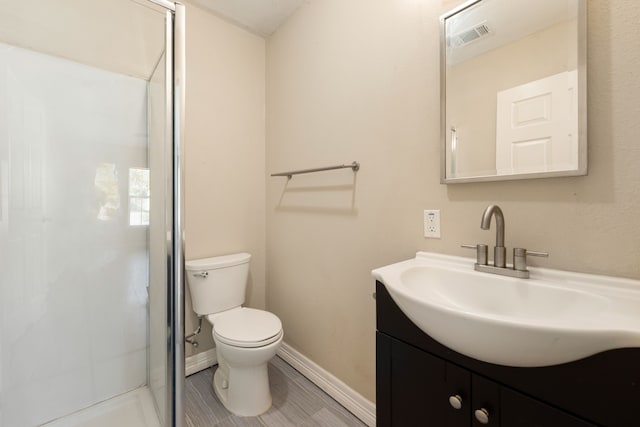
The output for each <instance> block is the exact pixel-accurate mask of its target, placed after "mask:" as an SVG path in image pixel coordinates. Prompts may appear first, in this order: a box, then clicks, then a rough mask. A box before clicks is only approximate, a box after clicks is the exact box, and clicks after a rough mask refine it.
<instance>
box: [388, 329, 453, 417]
mask: <svg viewBox="0 0 640 427" xmlns="http://www.w3.org/2000/svg"><path fill="white" fill-rule="evenodd" d="M390 406H391V425H392V426H396V427H400V426H401V427H442V426H444V425H445V410H446V409H447V394H446V390H445V362H444V360H442V359H440V358H437V357H433V356H431V355H430V354H428V353H425V352H424V351H422V350H418V349H417V348H415V347H412V346H409V345H406V344H404V343H402V342H399V341H396V340H392V342H391V405H390Z"/></svg>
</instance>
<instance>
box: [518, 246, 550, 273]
mask: <svg viewBox="0 0 640 427" xmlns="http://www.w3.org/2000/svg"><path fill="white" fill-rule="evenodd" d="M527 255H531V256H539V257H548V256H549V253H548V252H538V251H530V250H528V249H524V248H513V269H514V270H520V271H525V270H526V269H527Z"/></svg>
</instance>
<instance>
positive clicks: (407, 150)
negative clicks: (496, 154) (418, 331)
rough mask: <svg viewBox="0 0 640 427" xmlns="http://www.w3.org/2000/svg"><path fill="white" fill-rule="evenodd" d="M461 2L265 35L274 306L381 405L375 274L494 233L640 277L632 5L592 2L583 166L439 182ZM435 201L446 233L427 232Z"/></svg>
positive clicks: (405, 4) (328, 364)
mask: <svg viewBox="0 0 640 427" xmlns="http://www.w3.org/2000/svg"><path fill="white" fill-rule="evenodd" d="M460 3H461V1H451V0H449V1H427V0H423V1H416V0H396V1H379V0H378V1H370V0H351V1H349V2H345V1H341V0H323V1H315V2H307V3H305V4H304V6H303V7H302V8H301V9H300V10H299V11H298V13H297V14H296V15H294V16H293V17H292V18H291V19H290V20H289V21H288V22H287V23H286V25H285V26H284V27H283V28H281V29H280V30H279V31H278V32H277V33H276V34H275V35H274V36H272V37H271V38H270V39H269V41H268V43H267V156H266V165H267V172H276V171H280V170H287V169H289V168H294V169H295V168H304V167H313V166H322V165H325V164H326V165H330V164H335V163H342V162H350V161H352V160H358V161H360V162H361V163H362V168H361V170H360V172H358V173H357V179H356V180H354V179H353V176H352V175H351V172H350V171H349V170H344V171H336V172H326V173H323V174H320V173H319V174H314V175H309V176H306V177H295V178H294V179H293V180H292V181H291V183H290V184H289V187H287V186H286V185H287V184H286V179H285V178H267V200H266V215H267V254H268V258H267V266H268V268H267V294H266V300H267V308H268V309H269V310H271V311H273V312H275V313H276V314H277V315H278V316H280V318H281V319H282V320H283V322H284V327H285V340H286V341H287V342H288V343H290V344H291V345H293V346H294V347H295V348H297V349H298V350H300V351H301V352H302V353H304V354H305V355H307V356H308V357H310V358H311V359H313V360H314V361H315V362H316V363H318V364H320V365H321V366H322V367H324V368H325V369H327V370H329V371H330V372H332V373H333V374H335V375H336V376H338V377H339V378H340V379H342V380H343V381H344V382H346V383H347V384H348V385H349V386H351V387H353V388H354V389H356V390H357V391H359V392H360V393H362V394H363V395H364V396H366V397H367V398H369V399H372V400H374V399H375V372H374V363H375V347H374V343H375V305H374V301H373V300H372V298H371V293H372V292H373V290H374V281H373V279H372V278H371V276H370V270H371V269H372V268H375V267H379V266H382V265H385V264H389V263H392V262H395V261H399V260H402V259H406V258H410V257H412V256H413V255H414V252H415V251H416V250H427V251H434V252H440V253H447V254H455V255H465V256H470V255H471V254H470V253H468V252H465V251H464V250H463V249H460V248H459V245H460V244H461V243H475V242H485V243H489V244H493V243H494V239H495V232H494V230H493V229H492V230H491V231H482V230H481V229H480V227H479V222H480V216H481V213H482V211H483V209H484V208H485V207H486V206H487V205H488V204H489V203H498V204H499V205H500V206H501V207H502V208H503V210H504V213H505V217H506V243H507V245H508V246H509V247H513V246H522V247H526V248H531V249H537V250H546V251H549V252H550V257H549V258H548V259H542V260H537V259H533V260H532V261H531V263H532V264H534V265H540V266H547V267H552V268H558V269H565V270H573V271H582V272H590V273H601V274H611V275H619V276H625V277H632V278H638V279H640V215H639V214H638V212H640V168H639V167H638V163H639V162H640V148H639V145H638V142H637V135H638V134H640V121H639V120H638V119H637V117H638V115H639V113H640V112H639V111H638V110H639V107H638V105H639V104H638V99H640V79H639V78H638V75H637V72H636V70H637V69H638V67H639V66H640V39H638V37H637V22H639V20H640V13H639V12H640V3H638V2H637V0H611V1H607V2H602V1H599V0H591V1H589V40H588V42H589V65H588V72H589V128H588V131H589V162H590V163H589V175H588V176H586V177H576V178H556V179H545V180H530V181H513V182H499V183H479V184H459V185H450V186H445V185H441V184H440V183H439V168H440V165H439V114H440V111H439V68H438V67H439V55H438V25H437V23H438V17H439V15H441V14H442V13H444V12H445V11H446V10H447V9H450V8H452V7H454V6H456V5H457V4H460ZM423 209H440V210H441V215H442V238H441V239H440V240H426V239H424V238H423V237H422V210H423Z"/></svg>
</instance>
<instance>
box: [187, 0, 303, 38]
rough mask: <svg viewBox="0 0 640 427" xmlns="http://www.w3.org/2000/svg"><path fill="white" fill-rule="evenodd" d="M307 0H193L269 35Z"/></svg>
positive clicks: (229, 18)
mask: <svg viewBox="0 0 640 427" xmlns="http://www.w3.org/2000/svg"><path fill="white" fill-rule="evenodd" d="M305 1H308V0H192V3H194V4H196V5H198V6H200V7H203V8H205V9H208V10H210V11H212V12H214V13H215V14H216V15H218V16H221V17H223V18H225V19H227V20H229V21H231V22H233V23H235V24H237V25H239V26H241V27H244V28H246V29H248V30H249V31H251V32H253V33H255V34H258V35H260V36H263V37H267V36H269V35H271V34H272V33H273V32H275V30H276V29H277V28H278V27H279V26H280V25H281V24H282V23H283V22H284V21H285V20H286V19H287V18H288V17H289V16H290V15H291V14H292V13H293V12H294V11H295V10H296V9H298V7H300V5H301V4H302V3H304V2H305Z"/></svg>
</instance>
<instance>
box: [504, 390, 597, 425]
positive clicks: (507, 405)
mask: <svg viewBox="0 0 640 427" xmlns="http://www.w3.org/2000/svg"><path fill="white" fill-rule="evenodd" d="M500 406H501V408H502V425H503V427H595V424H591V423H588V422H586V421H583V420H581V419H579V418H576V417H574V416H572V415H570V414H567V413H566V412H563V411H560V410H558V409H555V408H553V407H551V406H549V405H546V404H544V403H541V402H539V401H537V400H534V399H531V398H529V397H527V396H524V395H522V394H520V393H517V392H515V391H513V390H510V389H507V388H503V389H502V390H501V396H500Z"/></svg>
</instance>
